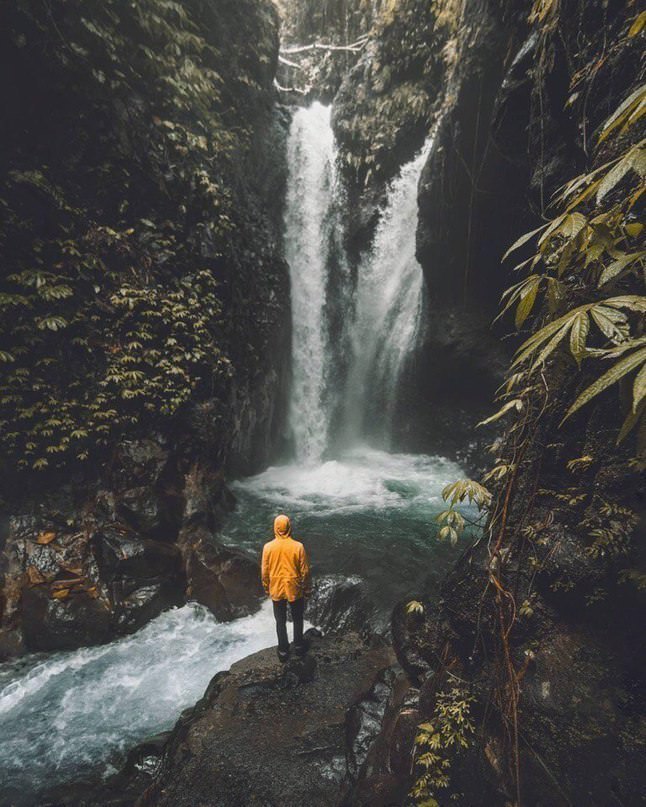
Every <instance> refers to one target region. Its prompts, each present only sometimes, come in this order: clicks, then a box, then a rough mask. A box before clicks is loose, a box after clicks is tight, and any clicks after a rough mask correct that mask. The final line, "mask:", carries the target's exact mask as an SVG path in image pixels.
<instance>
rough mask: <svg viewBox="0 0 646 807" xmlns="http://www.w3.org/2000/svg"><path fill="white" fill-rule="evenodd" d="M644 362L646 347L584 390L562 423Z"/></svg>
mask: <svg viewBox="0 0 646 807" xmlns="http://www.w3.org/2000/svg"><path fill="white" fill-rule="evenodd" d="M644 362H646V347H642V348H640V349H639V350H636V351H635V352H634V353H631V354H630V356H626V357H625V358H623V359H620V361H618V362H617V363H616V364H615V365H613V366H612V367H611V368H610V369H609V370H607V371H606V372H605V373H604V374H603V375H602V376H601V377H600V378H598V379H597V380H596V381H595V382H594V383H592V384H590V386H589V387H586V388H585V389H584V390H583V392H582V393H581V394H580V395H579V397H578V398H577V399H576V401H575V402H574V403H573V404H572V406H571V407H570V408H569V409H568V411H567V413H566V415H565V417H564V418H563V420H562V421H561V423H563V422H564V421H566V420H567V419H568V418H569V417H571V416H572V415H573V414H574V413H575V412H576V411H578V410H579V409H580V408H581V407H582V406H585V404H587V403H589V402H590V401H591V400H592V399H593V398H595V397H596V396H597V395H599V393H601V392H603V391H604V390H605V389H607V388H608V387H610V386H612V385H613V384H616V383H617V382H618V381H620V380H621V379H622V378H623V377H624V376H625V375H626V374H627V373H629V372H630V371H631V370H634V369H635V368H636V367H639V366H640V365H641V364H643V363H644Z"/></svg>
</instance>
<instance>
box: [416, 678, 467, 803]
mask: <svg viewBox="0 0 646 807" xmlns="http://www.w3.org/2000/svg"><path fill="white" fill-rule="evenodd" d="M473 701H474V697H473V695H471V694H470V693H469V692H468V691H467V690H465V689H464V688H462V687H459V686H454V687H452V688H451V689H450V690H448V691H446V692H440V693H438V695H437V697H436V701H435V708H434V710H433V714H432V716H431V719H430V720H429V721H428V722H426V723H421V724H420V725H419V726H418V727H417V735H416V736H415V747H414V752H413V753H414V762H415V772H416V779H415V783H414V785H413V787H412V789H411V793H410V795H411V797H412V798H413V799H415V802H416V804H417V805H418V807H439V802H438V801H437V799H436V798H435V796H437V795H438V793H437V791H438V790H442V789H446V788H447V787H448V786H449V783H450V778H449V776H450V768H451V760H450V757H452V756H454V755H455V753H456V752H458V753H459V752H460V751H463V750H464V749H466V748H469V746H470V745H471V743H472V741H473V737H474V733H475V726H474V723H473V720H472V718H471V707H472V704H473Z"/></svg>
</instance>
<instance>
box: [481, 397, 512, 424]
mask: <svg viewBox="0 0 646 807" xmlns="http://www.w3.org/2000/svg"><path fill="white" fill-rule="evenodd" d="M522 408H523V402H522V400H521V399H520V398H514V399H513V400H512V401H507V403H506V404H503V406H501V407H500V409H499V410H498V411H497V412H496V414H495V415H491V417H488V418H485V420H481V421H480V423H478V424H477V425H478V426H486V425H487V424H488V423H494V422H495V421H496V420H500V418H501V417H502V416H503V415H506V414H507V412H509V411H511V410H512V409H515V410H516V411H517V412H520V410H521V409H522Z"/></svg>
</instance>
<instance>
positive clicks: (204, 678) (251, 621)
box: [0, 602, 275, 801]
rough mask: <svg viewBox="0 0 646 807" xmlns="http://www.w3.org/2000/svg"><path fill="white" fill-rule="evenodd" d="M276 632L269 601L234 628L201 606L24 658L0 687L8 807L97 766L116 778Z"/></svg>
mask: <svg viewBox="0 0 646 807" xmlns="http://www.w3.org/2000/svg"><path fill="white" fill-rule="evenodd" d="M274 631H275V628H274V621H273V616H272V613H271V603H269V602H266V603H265V604H264V605H263V607H262V609H261V610H260V611H259V612H258V613H257V614H254V615H252V616H249V617H245V618H242V619H238V620H236V621H234V622H229V623H218V622H216V620H215V618H214V617H213V616H212V615H211V613H210V612H209V611H207V610H206V609H205V608H203V607H202V606H200V605H197V604H195V603H193V604H188V605H185V606H183V607H182V608H176V609H172V610H170V611H167V612H165V613H163V614H161V616H159V617H157V619H155V620H153V621H152V622H150V623H149V624H148V625H146V626H145V627H144V628H142V630H140V631H139V632H138V633H136V634H134V635H132V636H128V637H125V638H123V639H120V640H118V641H115V642H112V643H111V644H109V645H105V646H102V647H94V648H83V649H80V650H77V651H73V652H67V653H56V654H54V655H52V656H50V657H49V658H48V659H47V660H46V661H37V660H34V663H33V665H31V666H29V660H28V659H27V660H26V661H25V660H21V661H20V663H19V665H18V664H16V665H14V668H15V669H16V674H17V677H16V678H15V679H14V680H12V681H11V682H10V683H8V684H6V685H5V686H4V687H2V689H0V713H1V714H2V733H1V735H0V770H1V771H2V777H1V778H0V801H3V795H6V794H8V793H10V792H11V793H12V798H15V797H14V796H13V793H14V792H19V791H20V790H21V789H25V790H27V791H33V790H34V789H36V787H37V786H38V785H41V786H42V784H44V783H46V784H47V785H48V786H51V785H54V784H56V783H62V782H65V781H69V780H73V779H74V778H75V777H78V775H79V774H83V773H84V772H87V770H88V769H90V768H91V769H93V770H96V769H98V770H103V773H104V774H108V773H109V772H110V771H111V770H113V769H114V764H115V762H116V764H117V765H118V757H119V754H120V753H121V754H122V753H123V752H124V751H125V750H127V749H128V748H130V747H132V746H133V745H135V744H136V743H137V742H140V741H141V740H143V739H145V738H146V737H148V736H150V735H152V734H155V733H157V732H159V731H162V730H165V729H168V728H170V727H172V725H173V724H174V722H175V720H176V719H177V717H178V715H179V713H180V712H181V711H182V710H183V709H185V708H186V707H188V706H191V705H193V704H194V703H195V702H196V701H197V700H199V698H200V697H201V696H202V695H203V693H204V690H205V688H206V686H207V684H208V683H209V681H210V680H211V678H212V677H213V675H215V673H217V672H218V671H220V670H224V669H228V668H229V667H230V666H231V664H233V663H234V662H235V661H238V660H239V659H241V658H243V657H245V656H247V655H248V654H250V653H254V652H256V651H257V650H261V649H262V648H263V647H269V646H271V645H273V644H274V643H275V633H274ZM24 668H26V669H24ZM20 669H23V672H22V673H21V672H20ZM9 672H10V670H8V669H5V670H4V671H3V678H4V679H6V678H7V676H8V673H9ZM115 753H116V755H117V756H116V758H115ZM10 789H11V790H10Z"/></svg>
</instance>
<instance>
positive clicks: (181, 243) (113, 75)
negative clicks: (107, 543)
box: [0, 0, 276, 473]
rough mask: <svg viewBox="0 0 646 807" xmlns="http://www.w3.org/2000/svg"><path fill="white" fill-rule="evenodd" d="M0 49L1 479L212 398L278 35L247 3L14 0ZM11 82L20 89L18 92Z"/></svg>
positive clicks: (219, 381) (101, 447)
mask: <svg viewBox="0 0 646 807" xmlns="http://www.w3.org/2000/svg"><path fill="white" fill-rule="evenodd" d="M0 40H1V41H0V46H1V47H2V49H3V54H4V58H5V61H6V62H7V64H8V65H10V66H11V68H12V69H11V70H8V71H4V75H3V79H2V82H0V91H1V92H2V100H3V108H4V109H5V111H6V114H5V116H4V121H3V124H2V125H3V129H4V136H3V142H4V143H5V148H4V150H3V155H2V158H1V159H0V209H1V210H2V214H3V215H2V220H1V221H0V243H1V244H2V250H3V254H4V261H3V266H2V269H1V270H0V314H1V317H0V369H1V370H2V374H1V376H0V448H1V449H2V454H3V471H4V472H6V473H12V472H15V471H16V470H32V469H36V470H39V469H44V468H54V467H58V468H61V467H63V466H67V465H69V463H70V462H73V463H74V462H77V461H83V460H87V459H89V458H92V457H95V456H100V455H101V454H102V453H104V452H105V450H106V449H107V447H109V446H110V445H111V444H112V443H113V442H114V440H115V439H116V438H117V437H118V436H120V435H123V434H137V433H140V432H141V431H144V430H145V431H149V430H150V429H151V428H157V427H161V426H162V425H163V424H164V423H165V422H168V423H170V421H171V420H172V419H173V418H174V417H175V416H176V414H177V413H178V412H179V411H180V410H181V409H182V407H183V406H184V405H185V404H186V403H187V402H188V401H189V400H191V398H192V397H193V396H194V395H195V394H198V395H207V394H208V395H211V396H215V397H218V396H221V395H222V393H223V390H224V388H225V384H226V379H227V378H228V376H229V375H230V374H231V372H232V366H231V363H230V361H229V359H228V358H227V353H228V347H227V340H226V333H227V328H228V323H227V318H228V317H229V316H230V314H228V313H227V311H226V309H225V297H224V296H223V289H225V288H226V286H227V284H229V283H231V282H232V281H234V280H235V276H234V275H233V276H232V268H231V267H233V266H234V265H236V263H235V260H232V259H231V255H232V254H233V253H234V251H235V250H236V244H237V239H238V238H239V237H240V236H239V235H238V233H237V230H238V224H237V211H236V206H235V202H236V193H237V186H238V185H239V182H240V180H239V173H240V168H239V166H238V164H237V159H238V158H239V157H240V156H244V154H245V153H246V149H247V146H248V142H249V135H250V132H249V125H250V122H251V121H252V120H253V114H254V113H253V110H254V109H255V108H256V107H258V104H259V99H260V98H262V94H263V93H265V92H266V91H267V88H268V86H269V84H270V81H271V78H270V75H271V73H272V60H273V59H274V58H275V48H276V32H275V18H274V15H273V12H272V11H271V9H270V8H269V7H267V8H265V7H264V6H262V5H260V4H257V3H251V2H249V0H243V2H241V3H238V4H237V5H235V6H234V5H231V7H228V6H227V7H224V6H223V7H222V8H221V9H220V10H219V11H218V10H217V9H215V7H210V6H208V7H207V6H204V5H203V4H201V3H199V2H196V0H190V2H185V3H178V2H174V1H173V0H142V1H141V2H137V3H122V2H119V1H118V0H104V1H103V2H98V0H91V2H85V3H80V2H77V0H74V2H71V3H70V2H61V0H58V1H57V0H53V1H52V2H51V3H47V4H33V3H30V2H26V0H19V1H18V2H17V3H15V4H13V6H12V8H11V9H8V11H7V14H6V15H5V20H4V25H3V32H2V33H1V34H0ZM10 74H11V75H10Z"/></svg>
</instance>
